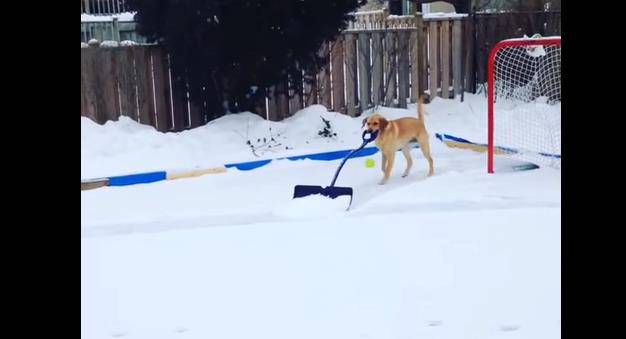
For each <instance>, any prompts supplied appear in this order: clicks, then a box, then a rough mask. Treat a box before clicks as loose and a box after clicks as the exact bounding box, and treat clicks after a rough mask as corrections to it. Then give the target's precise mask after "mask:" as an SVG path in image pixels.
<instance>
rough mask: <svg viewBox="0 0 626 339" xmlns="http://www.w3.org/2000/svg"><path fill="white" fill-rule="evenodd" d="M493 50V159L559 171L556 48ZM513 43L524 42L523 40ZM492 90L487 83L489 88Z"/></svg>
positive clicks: (549, 44)
mask: <svg viewBox="0 0 626 339" xmlns="http://www.w3.org/2000/svg"><path fill="white" fill-rule="evenodd" d="M542 40H543V39H537V40H535V41H537V43H538V44H537V45H531V46H528V45H515V44H514V43H515V42H514V43H513V44H511V45H505V46H500V48H499V47H498V46H497V47H496V48H499V49H498V50H497V52H496V54H495V62H494V64H493V66H494V67H493V75H494V89H495V95H494V97H493V99H490V100H493V101H494V105H493V107H494V109H493V118H494V121H493V136H494V145H495V148H494V151H495V154H496V159H497V157H498V155H502V154H505V155H508V156H512V157H515V158H518V159H521V160H524V161H529V162H532V163H534V164H537V165H539V166H552V167H556V168H560V167H561V45H560V39H559V40H558V41H559V43H558V44H555V43H554V40H555V39H554V38H552V39H550V40H548V39H546V40H548V41H550V42H546V43H545V44H544V43H543V42H542ZM515 41H524V40H523V39H519V40H515ZM489 85H490V86H491V84H489Z"/></svg>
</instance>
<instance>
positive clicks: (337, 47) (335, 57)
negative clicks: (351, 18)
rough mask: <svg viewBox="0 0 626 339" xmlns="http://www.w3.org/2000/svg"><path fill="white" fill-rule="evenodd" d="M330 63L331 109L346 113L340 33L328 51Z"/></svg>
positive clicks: (341, 38)
mask: <svg viewBox="0 0 626 339" xmlns="http://www.w3.org/2000/svg"><path fill="white" fill-rule="evenodd" d="M330 55H331V63H332V68H333V69H332V74H331V76H332V80H331V82H332V91H333V111H335V112H341V113H343V114H345V113H346V97H345V96H344V93H343V90H344V79H343V36H342V35H341V34H340V35H339V36H337V38H336V39H335V41H333V43H332V48H331V51H330Z"/></svg>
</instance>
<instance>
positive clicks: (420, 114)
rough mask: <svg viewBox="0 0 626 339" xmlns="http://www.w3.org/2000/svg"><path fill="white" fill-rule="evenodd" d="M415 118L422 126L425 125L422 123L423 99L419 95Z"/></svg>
mask: <svg viewBox="0 0 626 339" xmlns="http://www.w3.org/2000/svg"><path fill="white" fill-rule="evenodd" d="M417 118H418V119H419V122H420V123H421V124H422V125H426V124H425V123H424V97H423V96H422V95H420V97H419V102H418V104H417Z"/></svg>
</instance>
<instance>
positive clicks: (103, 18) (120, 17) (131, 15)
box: [80, 12, 136, 22]
mask: <svg viewBox="0 0 626 339" xmlns="http://www.w3.org/2000/svg"><path fill="white" fill-rule="evenodd" d="M135 13H136V12H124V13H120V14H113V15H93V14H81V15H80V22H107V21H113V19H114V18H115V19H117V21H120V22H133V21H135Z"/></svg>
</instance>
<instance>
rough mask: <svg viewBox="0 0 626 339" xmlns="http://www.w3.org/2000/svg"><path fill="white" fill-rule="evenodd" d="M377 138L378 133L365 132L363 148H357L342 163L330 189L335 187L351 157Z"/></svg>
mask: <svg viewBox="0 0 626 339" xmlns="http://www.w3.org/2000/svg"><path fill="white" fill-rule="evenodd" d="M367 134H369V138H366V137H365V135H367ZM377 136H378V131H375V132H369V131H363V135H362V136H361V138H362V139H363V143H362V144H361V146H359V148H357V149H355V150H353V151H352V152H350V153H348V155H346V157H345V158H343V160H342V161H341V164H340V165H339V167H338V168H337V171H335V176H334V177H333V181H332V182H331V183H330V187H333V186H335V181H337V177H338V176H339V172H340V171H341V169H342V168H343V165H344V164H345V163H346V161H348V159H350V157H351V156H352V155H354V154H355V153H356V152H358V151H360V150H362V149H363V147H365V145H367V144H369V143H370V142H372V141H374V139H376V137H377Z"/></svg>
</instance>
